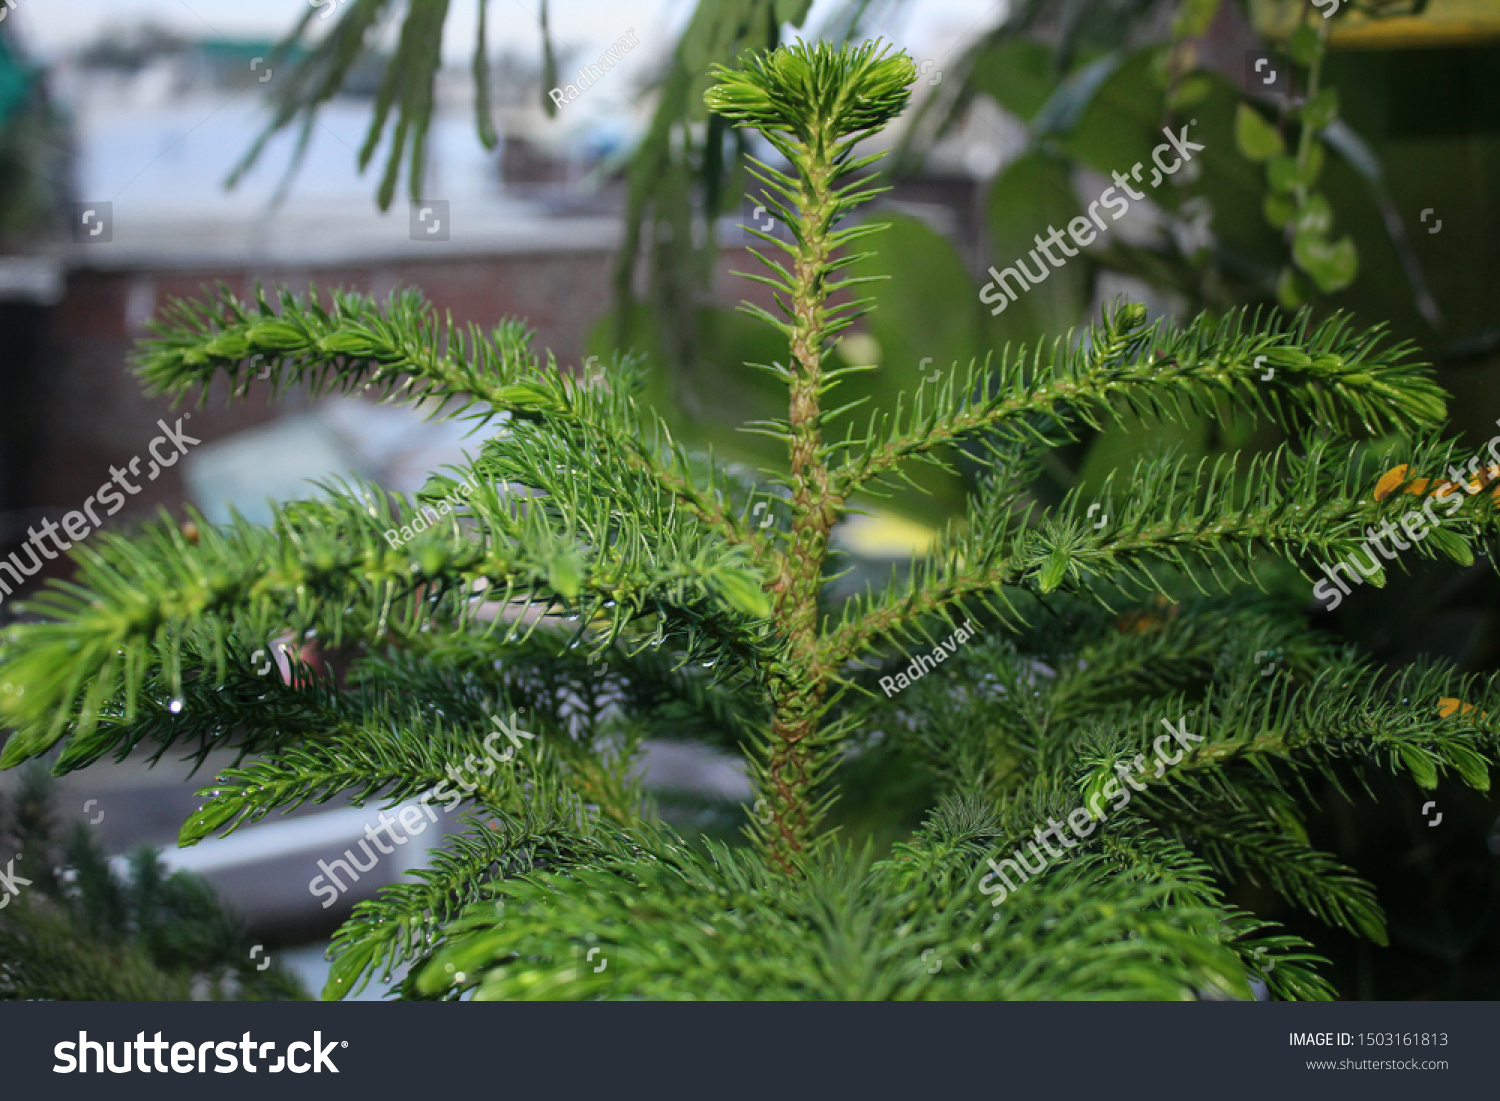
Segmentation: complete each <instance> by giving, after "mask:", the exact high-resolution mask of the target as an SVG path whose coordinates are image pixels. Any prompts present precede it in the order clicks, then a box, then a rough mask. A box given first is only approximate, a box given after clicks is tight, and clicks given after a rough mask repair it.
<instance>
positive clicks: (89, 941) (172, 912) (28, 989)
mask: <svg viewBox="0 0 1500 1101" xmlns="http://www.w3.org/2000/svg"><path fill="white" fill-rule="evenodd" d="M52 801H53V800H52V791H51V784H50V782H49V780H48V777H47V773H46V771H45V769H42V768H40V767H31V768H27V769H26V770H24V771H23V772H22V773H21V785H20V791H19V793H18V795H17V796H16V797H15V798H14V799H13V800H10V801H9V803H8V805H7V804H4V803H0V821H5V823H6V825H7V827H8V829H7V834H8V836H7V837H6V840H8V841H12V842H14V843H15V845H16V851H17V852H20V853H24V855H25V856H27V857H29V858H30V859H29V860H26V861H24V862H23V863H22V864H21V865H16V864H15V863H14V862H12V863H11V864H10V868H11V869H13V870H15V871H17V872H18V873H20V874H22V875H23V876H24V877H25V878H29V879H30V880H31V884H30V885H29V886H23V887H22V888H21V890H20V891H19V892H18V893H17V894H16V895H15V896H14V897H10V898H8V900H7V903H6V905H5V907H4V908H3V909H0V998H4V999H14V1000H26V1001H30V1000H63V1001H73V1000H90V1001H184V1000H187V999H189V998H194V997H198V998H202V997H209V998H213V999H215V1000H218V999H223V998H237V999H241V1000H248V1001H264V1000H276V999H302V998H306V996H307V995H306V993H304V992H303V990H302V988H301V985H300V984H299V983H298V982H297V980H296V979H295V978H294V977H293V976H292V975H291V974H290V973H288V972H287V971H286V969H285V968H283V967H282V966H281V964H279V963H276V962H274V961H273V962H272V964H271V966H270V967H269V968H265V969H262V967H263V964H264V961H262V962H261V963H260V964H257V963H256V961H255V959H254V957H252V956H251V954H250V949H251V942H250V938H249V937H248V935H247V934H246V932H245V930H244V927H243V926H242V924H241V923H240V922H239V920H238V919H237V918H235V917H234V916H233V915H232V914H231V913H230V912H229V911H228V910H226V909H225V908H224V906H223V904H222V903H220V902H219V900H218V898H217V897H216V896H215V894H214V891H213V888H211V887H210V886H209V885H208V883H207V882H206V881H204V880H203V879H201V878H199V877H198V876H195V875H191V874H189V873H187V872H180V871H179V872H172V873H170V874H169V873H167V871H166V870H165V868H164V867H163V866H162V862H161V858H160V857H159V856H158V855H157V853H156V851H155V850H154V849H152V848H150V847H149V846H146V847H142V848H141V849H138V850H137V851H136V852H134V853H132V854H131V856H130V870H129V873H128V874H127V875H126V876H123V877H121V876H119V875H116V874H115V872H114V871H113V870H112V869H111V867H110V865H109V861H108V860H107V859H106V858H105V856H104V854H103V853H102V852H101V851H100V850H99V848H98V846H97V844H96V843H95V842H94V840H93V838H92V836H91V835H90V833H89V831H88V829H87V828H86V827H85V826H84V825H83V824H82V823H75V824H74V825H73V828H72V829H71V831H69V833H68V834H67V835H66V837H64V838H63V839H62V840H61V841H59V840H58V839H57V838H56V836H55V834H56V830H55V826H54V823H53V808H52ZM7 811H8V814H7V813H5V812H7ZM8 848H9V846H7V849H8Z"/></svg>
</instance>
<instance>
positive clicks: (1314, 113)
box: [1302, 88, 1339, 130]
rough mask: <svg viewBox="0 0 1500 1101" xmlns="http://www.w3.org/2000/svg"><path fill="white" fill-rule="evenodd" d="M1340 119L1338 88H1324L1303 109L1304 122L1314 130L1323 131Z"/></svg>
mask: <svg viewBox="0 0 1500 1101" xmlns="http://www.w3.org/2000/svg"><path fill="white" fill-rule="evenodd" d="M1338 117H1339V93H1338V89H1337V88H1324V89H1323V90H1322V91H1321V92H1319V93H1318V94H1317V95H1315V96H1313V97H1312V99H1310V100H1308V101H1307V103H1306V104H1304V105H1303V107H1302V122H1303V125H1305V126H1311V127H1312V128H1313V129H1314V130H1322V129H1323V128H1324V127H1326V126H1327V125H1328V124H1329V123H1331V122H1332V121H1333V120H1334V119H1336V118H1338Z"/></svg>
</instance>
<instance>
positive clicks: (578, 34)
mask: <svg viewBox="0 0 1500 1101" xmlns="http://www.w3.org/2000/svg"><path fill="white" fill-rule="evenodd" d="M336 2H338V0H17V4H18V6H17V8H16V10H15V11H12V12H11V13H10V16H9V18H10V20H12V26H13V28H14V29H15V30H16V31H18V32H19V33H21V34H22V35H23V36H24V40H25V42H26V43H27V45H28V46H30V47H31V48H32V49H33V50H35V51H36V52H37V53H38V54H39V55H41V56H42V57H54V56H56V55H58V54H60V53H64V52H67V51H68V50H71V49H73V48H76V47H77V46H79V45H81V44H83V43H87V42H89V41H91V40H93V39H95V38H97V37H98V36H99V34H100V33H101V32H103V31H105V30H106V29H109V28H117V27H119V26H120V25H121V24H129V23H135V22H141V21H147V20H150V21H154V22H156V23H159V24H162V25H164V26H167V27H170V28H172V29H174V30H179V31H182V32H183V33H186V34H189V35H194V36H197V35H206V36H222V37H228V38H276V37H279V36H280V35H281V34H282V33H283V32H284V31H286V29H287V28H288V27H290V26H291V25H292V24H293V22H294V21H295V20H296V19H298V18H300V17H301V15H302V13H303V12H305V11H306V10H307V9H308V7H309V6H310V5H311V6H313V7H318V8H326V9H328V10H329V11H330V13H331V12H332V8H331V5H333V4H335V3H336ZM692 4H693V0H553V3H552V4H551V6H550V8H549V11H548V22H549V24H550V26H551V28H552V32H553V35H554V37H555V38H557V39H558V41H559V42H560V43H561V44H563V45H564V46H570V47H575V48H577V49H579V50H581V51H585V52H592V51H593V50H594V49H596V48H597V49H600V50H602V49H603V48H604V47H605V46H607V45H608V44H609V43H610V42H612V41H614V40H615V39H616V38H618V37H619V36H620V35H623V34H625V33H626V31H628V30H631V29H633V30H634V31H635V32H636V35H637V37H638V38H639V39H640V42H641V44H642V45H643V46H645V47H646V48H647V53H648V54H654V53H656V52H657V51H658V50H664V49H666V48H668V47H669V46H670V44H671V43H672V42H673V41H674V37H675V32H676V31H677V30H678V29H679V28H680V27H681V25H682V23H683V22H684V21H685V20H686V19H687V17H688V15H689V14H690V13H691V11H692ZM1006 4H1007V0H910V2H909V3H908V4H907V5H906V9H907V15H906V17H905V18H903V19H902V20H901V21H900V24H898V25H892V26H890V27H886V28H876V33H881V31H884V32H885V33H886V34H887V36H888V37H893V38H896V39H898V40H899V41H900V42H901V43H902V44H903V45H905V46H907V47H908V48H909V49H912V50H914V51H916V50H920V49H925V48H930V47H932V46H943V47H946V45H947V44H948V43H949V42H951V41H953V40H955V39H957V38H959V37H963V38H967V37H969V36H970V35H971V34H972V33H973V31H974V30H977V29H980V28H983V27H989V26H993V25H994V24H995V23H997V22H999V20H1000V18H1001V17H1002V16H1003V14H1004V12H1005V10H1006ZM836 6H837V0H816V2H815V4H814V7H813V12H812V19H811V21H810V24H805V25H811V26H816V25H817V24H818V23H819V22H821V19H822V17H823V16H824V15H825V14H826V13H827V12H828V11H830V10H831V9H833V8H834V7H836ZM538 10H539V7H538V2H537V0H493V3H491V5H490V40H491V42H492V43H494V44H495V46H494V48H495V49H499V48H500V47H501V46H504V45H514V46H515V48H516V49H518V50H520V51H523V52H526V53H532V52H534V51H535V50H536V49H537V48H538V46H539V43H540V25H539V23H538V22H537V12H538ZM476 12H477V3H476V2H475V0H468V2H464V0H460V2H458V3H455V4H453V6H452V9H451V11H450V14H449V17H448V25H447V27H446V28H445V31H444V51H445V53H447V54H448V55H450V56H451V57H452V58H453V59H454V60H461V59H462V58H464V57H465V56H466V55H467V54H468V53H469V51H470V50H471V49H472V46H473V41H474V29H475V19H476ZM639 60H641V61H645V60H646V58H640V59H639Z"/></svg>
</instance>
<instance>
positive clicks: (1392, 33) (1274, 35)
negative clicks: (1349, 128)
mask: <svg viewBox="0 0 1500 1101" xmlns="http://www.w3.org/2000/svg"><path fill="white" fill-rule="evenodd" d="M1327 6H1328V5H1327V3H1326V0H1325V3H1324V4H1323V7H1324V8H1325V9H1326V8H1327ZM1412 6H1413V5H1412V4H1410V3H1407V4H1399V5H1398V4H1392V5H1391V6H1390V10H1391V11H1392V14H1390V15H1388V16H1385V17H1383V18H1372V17H1371V16H1367V15H1363V14H1361V13H1360V12H1357V11H1349V10H1348V2H1347V0H1342V2H1341V3H1340V4H1339V10H1338V12H1337V14H1336V15H1335V16H1334V19H1333V26H1332V27H1330V28H1329V34H1328V44H1329V46H1331V47H1334V48H1338V47H1344V48H1348V49H1372V50H1400V49H1427V48H1431V47H1434V46H1478V45H1481V44H1483V43H1487V42H1500V2H1497V0H1430V2H1429V3H1428V5H1427V8H1426V10H1425V11H1423V12H1422V14H1421V15H1403V14H1396V13H1398V12H1403V11H1410V10H1411V8H1412ZM1302 9H1303V4H1302V0H1250V20H1251V22H1252V23H1253V24H1254V26H1255V30H1256V32H1257V33H1258V34H1260V35H1262V36H1263V37H1265V38H1271V39H1278V40H1285V39H1287V38H1289V37H1291V33H1292V31H1293V30H1295V29H1296V27H1297V24H1298V23H1300V22H1301V21H1302ZM1314 22H1317V20H1314Z"/></svg>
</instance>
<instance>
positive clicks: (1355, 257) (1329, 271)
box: [1292, 233, 1359, 294]
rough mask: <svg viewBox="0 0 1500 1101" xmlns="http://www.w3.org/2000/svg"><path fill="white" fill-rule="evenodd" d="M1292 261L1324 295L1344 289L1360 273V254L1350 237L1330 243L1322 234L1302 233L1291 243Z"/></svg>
mask: <svg viewBox="0 0 1500 1101" xmlns="http://www.w3.org/2000/svg"><path fill="white" fill-rule="evenodd" d="M1292 258H1293V259H1294V260H1296V261H1297V266H1298V267H1300V268H1301V269H1302V270H1303V271H1305V272H1307V274H1308V275H1310V276H1312V279H1313V282H1314V283H1316V284H1317V285H1318V289H1319V290H1320V291H1322V292H1323V293H1324V294H1333V293H1334V292H1335V291H1341V290H1343V289H1344V288H1345V287H1347V286H1348V285H1349V284H1350V283H1352V282H1354V277H1355V276H1356V275H1358V274H1359V251H1358V250H1357V249H1356V248H1355V247H1354V239H1353V238H1351V237H1344V238H1342V239H1341V240H1339V241H1335V242H1332V243H1330V242H1328V241H1327V240H1326V239H1324V238H1323V237H1322V236H1321V235H1320V234H1313V233H1299V234H1297V236H1296V237H1295V238H1294V239H1293V241H1292Z"/></svg>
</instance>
